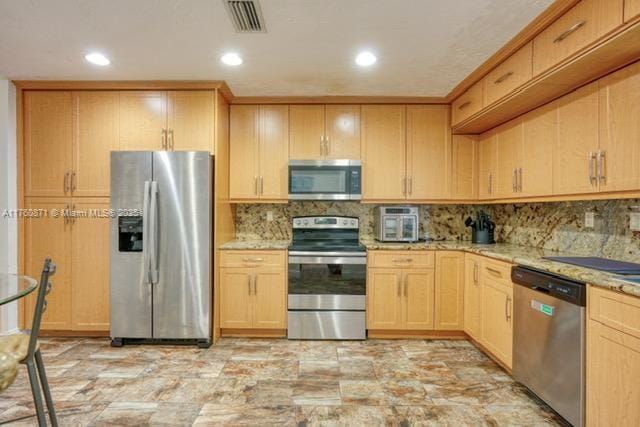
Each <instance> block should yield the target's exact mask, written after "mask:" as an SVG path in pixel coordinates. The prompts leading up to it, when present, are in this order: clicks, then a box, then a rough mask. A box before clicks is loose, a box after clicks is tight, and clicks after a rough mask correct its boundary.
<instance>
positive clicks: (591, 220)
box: [584, 212, 596, 228]
mask: <svg viewBox="0 0 640 427" xmlns="http://www.w3.org/2000/svg"><path fill="white" fill-rule="evenodd" d="M595 222H596V214H595V213H594V212H585V213H584V227H585V228H593V227H595Z"/></svg>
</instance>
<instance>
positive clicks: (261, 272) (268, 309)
mask: <svg viewBox="0 0 640 427" xmlns="http://www.w3.org/2000/svg"><path fill="white" fill-rule="evenodd" d="M253 280H254V285H253V293H254V306H253V313H254V314H253V327H254V328H257V329H285V328H286V327H287V279H286V277H285V272H284V268H275V269H258V270H257V272H256V274H255V276H254V278H253Z"/></svg>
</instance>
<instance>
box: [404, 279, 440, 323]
mask: <svg viewBox="0 0 640 427" xmlns="http://www.w3.org/2000/svg"><path fill="white" fill-rule="evenodd" d="M403 276H404V277H403V281H404V290H403V292H404V294H403V296H404V298H403V299H402V301H403V305H404V307H403V310H402V312H403V317H404V318H403V329H417V330H428V329H433V298H434V286H435V277H434V276H435V273H434V271H433V270H427V269H413V268H412V269H407V270H405V271H404V275H403Z"/></svg>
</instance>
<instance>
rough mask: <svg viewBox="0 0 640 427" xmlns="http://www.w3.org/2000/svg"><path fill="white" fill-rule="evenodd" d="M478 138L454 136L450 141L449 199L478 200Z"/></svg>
mask: <svg viewBox="0 0 640 427" xmlns="http://www.w3.org/2000/svg"><path fill="white" fill-rule="evenodd" d="M478 164H479V159H478V138H477V137H475V136H469V135H454V136H453V138H452V140H451V173H450V177H451V188H450V190H451V191H450V195H451V199H456V200H476V199H478Z"/></svg>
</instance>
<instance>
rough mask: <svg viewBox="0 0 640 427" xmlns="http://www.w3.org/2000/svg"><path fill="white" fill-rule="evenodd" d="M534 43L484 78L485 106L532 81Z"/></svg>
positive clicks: (526, 46) (523, 48)
mask: <svg viewBox="0 0 640 427" xmlns="http://www.w3.org/2000/svg"><path fill="white" fill-rule="evenodd" d="M532 57H533V43H532V42H529V43H527V44H526V45H524V46H523V47H521V48H520V50H518V51H517V52H516V53H514V54H513V55H511V56H510V57H509V58H508V59H507V60H506V61H504V62H503V63H502V64H500V65H498V66H497V67H496V68H494V69H493V71H491V72H490V73H489V74H487V75H486V77H485V78H484V80H483V82H484V104H483V105H489V104H491V103H493V102H495V101H497V100H498V99H500V98H502V97H503V96H505V95H507V94H508V93H509V92H511V91H512V90H514V89H516V88H517V87H519V86H521V85H522V84H524V83H526V82H527V81H529V80H530V79H531V76H532V68H531V67H532V64H531V59H532Z"/></svg>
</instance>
